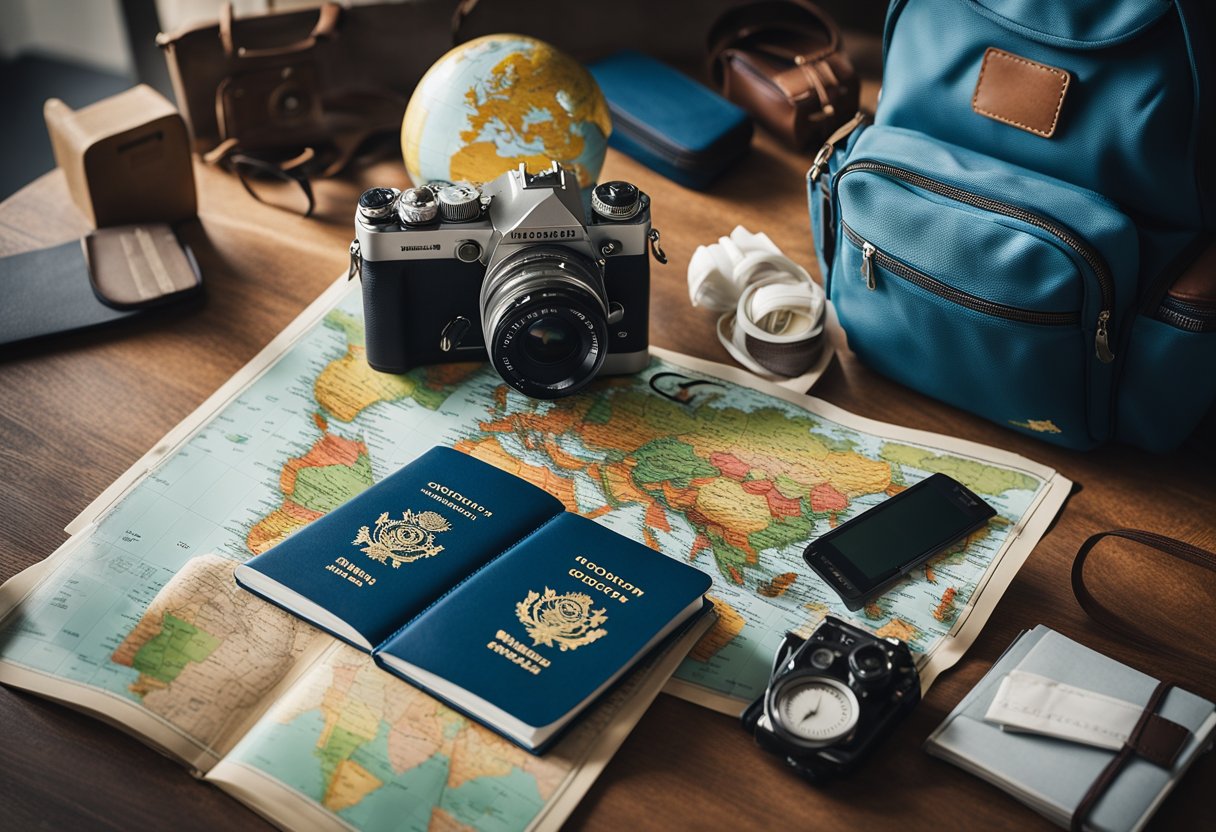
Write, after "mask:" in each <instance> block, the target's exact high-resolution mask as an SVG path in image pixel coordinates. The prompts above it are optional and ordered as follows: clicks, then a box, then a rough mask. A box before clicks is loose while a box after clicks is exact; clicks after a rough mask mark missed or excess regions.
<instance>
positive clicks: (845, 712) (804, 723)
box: [770, 675, 861, 746]
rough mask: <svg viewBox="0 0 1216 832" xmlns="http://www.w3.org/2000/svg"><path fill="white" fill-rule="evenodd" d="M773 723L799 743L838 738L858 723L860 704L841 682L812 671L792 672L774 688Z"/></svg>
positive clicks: (828, 741)
mask: <svg viewBox="0 0 1216 832" xmlns="http://www.w3.org/2000/svg"><path fill="white" fill-rule="evenodd" d="M770 713H771V718H772V721H773V722H774V723H775V725H774V727H775V728H777V730H778V731H779V732H781V733H783V734H785V735H786V737H787V738H788V739H790V740H792V741H794V742H795V743H797V744H799V745H805V746H821V745H828V744H829V743H834V742H839V741H840V740H842V739H844V738H845V737H847V736H848V734H849V732H850V731H852V730H853V728H854V727H855V726H856V725H857V719H858V717H859V716H860V713H861V707H860V705H859V704H858V702H857V696H856V695H855V694H854V693H853V691H852V690H850V689H849V687H848V686H847V685H845V684H843V683H842V682H840V681H838V680H836V679H833V678H830V677H826V676H815V675H811V676H808V675H802V676H793V677H790V678H788V679H786V680H785V682H784V683H783V684H781V685H780V686H779V687H778V688H777V689H775V690H774V691H773V694H772V700H771V703H770Z"/></svg>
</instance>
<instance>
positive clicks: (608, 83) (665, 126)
mask: <svg viewBox="0 0 1216 832" xmlns="http://www.w3.org/2000/svg"><path fill="white" fill-rule="evenodd" d="M588 69H590V70H591V74H592V75H593V76H594V77H595V80H596V82H597V83H599V85H600V89H601V90H603V93H604V97H605V98H606V99H608V107H609V109H610V110H611V111H612V136H611V138H609V140H608V144H609V146H610V147H614V148H616V149H617V150H619V151H621V152H622V153H625V154H626V155H628V156H632V157H633V158H634V159H637V160H638V161H639V162H641V163H642V164H644V165H646V166H647V167H649V168H651V169H652V170H656V171H658V172H659V173H661V174H663V175H664V176H666V177H667V178H668V179H670V180H672V181H673V182H677V183H679V184H681V185H684V186H685V187H688V188H695V189H697V190H700V189H703V188H705V187H707V186H708V185H709V184H710V183H711V182H712V181H713V180H714V179H716V178H717V177H718V176H719V175H720V174H721V173H722V172H723V171H725V170H726V169H727V168H728V167H730V166H731V165H732V164H733V163H734V162H735V161H737V160H738V159H739V158H740V157H742V156H743V155H744V154H745V153H747V150H748V148H749V147H750V146H751V139H752V122H751V119H750V118H749V117H748V115H747V113H746V112H744V111H743V110H741V109H740V108H739V107H736V106H735V105H734V104H732V103H730V102H729V101H727V100H726V99H725V98H723V97H722V96H720V95H718V94H717V93H715V92H714V91H713V90H711V89H709V88H707V87H705V86H702V85H701V84H698V83H697V82H696V81H694V80H692V79H691V78H689V77H688V76H686V75H684V74H683V73H681V72H678V71H677V70H675V69H672V68H671V67H669V66H667V65H666V64H663V63H660V62H659V61H656V60H655V59H653V58H650V57H647V56H646V55H643V54H641V53H639V52H633V51H624V52H618V53H616V54H615V55H612V56H610V57H608V58H605V59H603V60H602V61H599V62H598V63H595V64H592V65H591V66H590V67H588Z"/></svg>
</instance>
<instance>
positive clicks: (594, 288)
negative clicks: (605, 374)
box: [481, 246, 608, 399]
mask: <svg viewBox="0 0 1216 832" xmlns="http://www.w3.org/2000/svg"><path fill="white" fill-rule="evenodd" d="M603 285H604V284H603V277H602V276H601V274H600V271H599V267H598V266H597V265H596V264H595V263H594V262H592V261H591V260H590V259H589V258H587V257H584V256H582V255H580V254H577V253H575V252H573V251H571V250H569V249H562V248H556V247H553V248H550V247H543V246H542V247H537V248H527V249H521V250H519V251H517V252H515V253H514V254H512V255H510V256H508V257H507V258H506V259H504V260H502V261H501V262H500V263H498V264H497V265H495V266H493V267H491V269H490V270H489V271H488V272H487V273H486V277H485V280H484V282H483V283H482V288H481V316H482V331H483V332H484V333H485V335H486V348H487V350H488V352H489V353H490V361H491V362H492V363H493V365H494V369H496V370H497V371H498V373H499V375H501V376H502V377H503V380H505V381H506V382H507V383H508V384H510V385H511V386H512V387H514V388H515V389H517V390H519V391H520V392H521V393H524V394H526V395H529V396H532V397H533V398H537V399H556V398H560V397H562V396H568V395H570V394H571V393H574V392H576V391H577V390H579V389H581V388H582V387H583V386H584V385H585V384H587V382H589V381H591V379H592V378H594V377H595V374H596V373H597V372H599V369H600V367H601V366H603V364H604V359H605V358H606V357H607V350H608V321H607V318H608V308H607V304H606V302H605V298H604V288H603Z"/></svg>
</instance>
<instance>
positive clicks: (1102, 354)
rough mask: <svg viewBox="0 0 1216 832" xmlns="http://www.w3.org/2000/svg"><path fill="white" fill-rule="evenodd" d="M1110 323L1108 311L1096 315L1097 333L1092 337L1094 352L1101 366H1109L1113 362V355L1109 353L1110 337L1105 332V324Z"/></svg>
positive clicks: (1104, 310)
mask: <svg viewBox="0 0 1216 832" xmlns="http://www.w3.org/2000/svg"><path fill="white" fill-rule="evenodd" d="M1108 321H1110V310H1109V309H1103V310H1102V311H1101V312H1099V313H1098V333H1097V334H1096V335H1095V336H1094V351H1095V352H1097V354H1098V360H1099V361H1101V362H1102V363H1103V364H1109V363H1110V362H1112V361H1114V360H1115V354H1114V353H1113V352H1111V351H1110V335H1109V333H1108V332H1107V330H1106V325H1107V322H1108Z"/></svg>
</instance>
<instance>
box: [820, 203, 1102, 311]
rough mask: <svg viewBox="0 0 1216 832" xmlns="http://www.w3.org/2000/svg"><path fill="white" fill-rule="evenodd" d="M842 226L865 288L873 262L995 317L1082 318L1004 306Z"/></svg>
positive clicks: (868, 285) (871, 276) (872, 285)
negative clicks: (857, 257)
mask: <svg viewBox="0 0 1216 832" xmlns="http://www.w3.org/2000/svg"><path fill="white" fill-rule="evenodd" d="M842 228H843V229H844V234H845V236H846V237H848V238H849V242H851V243H853V245H855V246H858V247H859V248H860V249H861V277H862V279H863V280H865V282H866V288H867V289H870V290H873V289H875V288H876V287H877V280H876V278H875V275H874V265H875V264H877V265H879V266H882V267H883V268H884V269H886V270H887V271H888V272H891V273H892V274H894V275H896V276H898V277H902V278H903V279H904V280H906V281H908V282H909V283H913V284H915V285H917V286H919V287H920V288H922V289H924V290H925V291H926V292H930V293H932V294H934V295H937V296H938V297H941V298H945V299H946V300H948V301H950V302H951V303H955V304H958V305H959V306H964V307H966V308H968V309H972V310H974V311H976V312H980V313H982V314H984V315H991V316H992V317H994V318H1004V319H1005V320H1007V321H1019V322H1021V323H1025V324H1038V325H1040V326H1066V325H1070V324H1077V323H1079V322H1080V320H1081V315H1080V313H1078V312H1040V311H1037V310H1034V309H1019V308H1018V307H1016V306H1006V305H1005V304H1003V303H997V302H996V301H991V300H985V299H984V298H980V297H976V296H975V295H972V294H970V293H968V292H964V291H963V290H962V289H956V288H955V287H953V286H951V285H949V284H947V283H942V282H941V281H940V280H938V279H937V278H934V277H930V276H929V275H927V274H925V273H924V272H922V271H919V270H917V269H914V268H912V267H911V266H909V265H908V264H906V263H904V262H903V261H902V260H896V259H895V258H894V257H892V256H891V255H889V254H887V253H886V252H884V251H881V250H880V249H878V248H877V247H876V246H875V245H874V244H873V243H870V242H869V241H867V240H865V239H863V238H862V236H861V235H860V234H858V233H857V232H856V231H854V230H853V229H852V228H850V227H849V224H848V223H843V224H842Z"/></svg>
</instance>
